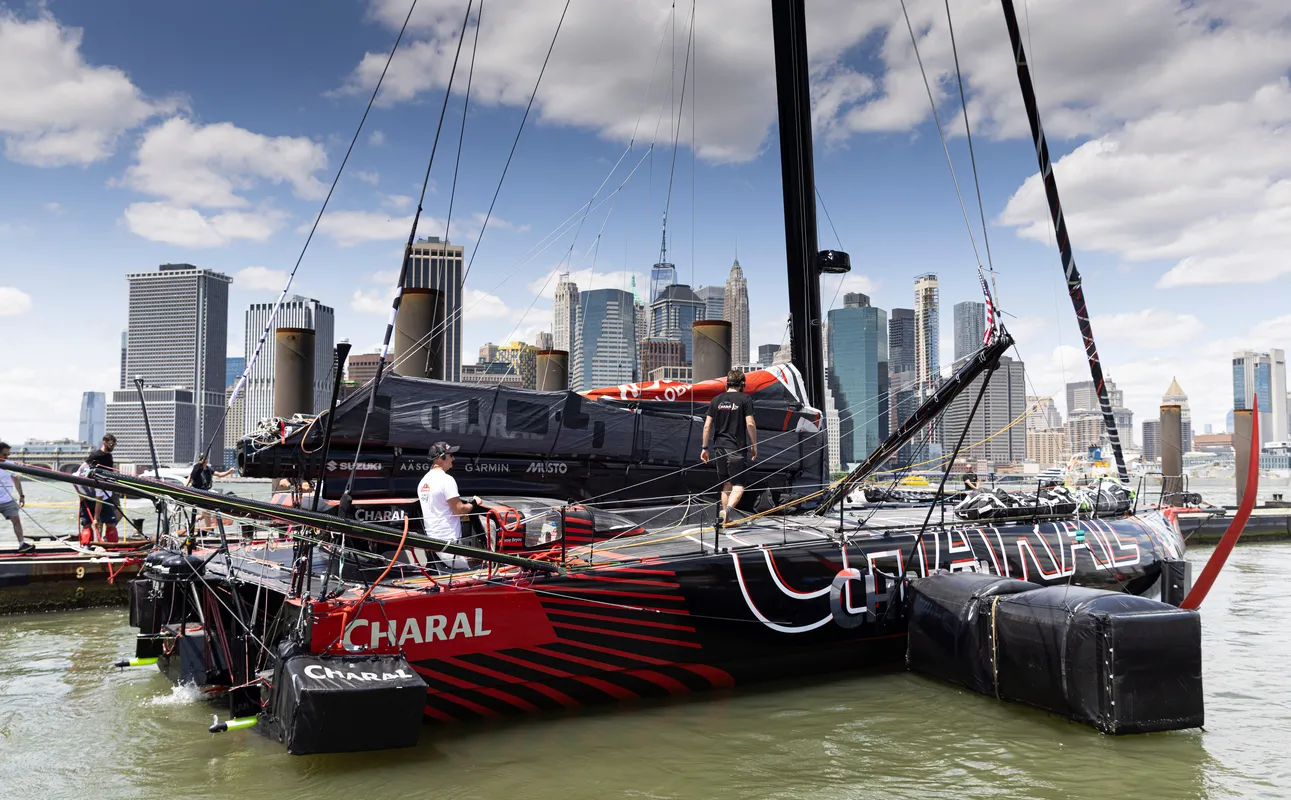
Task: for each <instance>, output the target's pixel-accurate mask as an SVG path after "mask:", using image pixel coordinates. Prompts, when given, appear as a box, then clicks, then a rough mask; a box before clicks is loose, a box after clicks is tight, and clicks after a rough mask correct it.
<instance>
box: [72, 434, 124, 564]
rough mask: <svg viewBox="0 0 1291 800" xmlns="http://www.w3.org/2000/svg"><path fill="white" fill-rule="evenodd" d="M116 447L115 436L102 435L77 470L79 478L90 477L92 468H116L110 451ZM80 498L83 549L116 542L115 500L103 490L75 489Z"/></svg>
mask: <svg viewBox="0 0 1291 800" xmlns="http://www.w3.org/2000/svg"><path fill="white" fill-rule="evenodd" d="M116 447H117V437H115V436H113V435H112V434H110V433H105V434H103V440H102V441H101V442H100V443H99V447H98V449H97V450H91V451H90V454H89V455H88V456H86V458H85V462H84V463H82V464H81V466H80V467H79V468H78V469H77V470H76V474H77V475H78V476H79V477H82V478H85V477H89V474H90V472H91V470H93V469H94V468H95V467H104V468H105V469H116V462H115V461H114V460H113V458H112V451H113V450H115V449H116ZM76 492H77V494H79V495H80V496H81V499H80V502H79V504H78V506H79V510H78V512H77V514H78V516H79V517H80V522H81V534H80V537H79V541H80V543H81V546H82V547H85V546H88V545H89V544H90V543H91V542H93V541H94V540H96V539H101V540H103V541H111V542H115V541H117V529H116V521H117V515H116V509H115V506H116V503H115V499H114V498H113V497H112V496H111V495H110V494H109V493H108V492H105V491H103V490H102V489H89V488H85V487H79V488H77V490H76Z"/></svg>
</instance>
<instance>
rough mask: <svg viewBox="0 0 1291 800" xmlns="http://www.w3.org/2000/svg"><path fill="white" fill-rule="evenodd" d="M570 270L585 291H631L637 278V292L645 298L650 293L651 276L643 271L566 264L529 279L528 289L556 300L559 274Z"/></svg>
mask: <svg viewBox="0 0 1291 800" xmlns="http://www.w3.org/2000/svg"><path fill="white" fill-rule="evenodd" d="M566 271H568V272H569V279H570V280H571V281H573V282H574V283H576V284H578V290H579V291H580V292H585V291H587V290H589V289H623V290H624V291H631V290H632V284H631V279H632V278H634V277H635V278H636V281H637V293H638V294H640V295H641V297H642V298H644V297H645V296H646V295H647V294H649V286H650V281H649V278H648V277H647V276H646V275H645V274H644V273H641V272H632V271H630V270H611V271H609V272H605V271H602V270H596V271H593V270H592V269H590V268H589V269H575V270H566V268H565V267H564V266H560V267H555V268H553V269H551V270H550V271H548V272H547V273H546V274H545V275H543V276H542V277H540V278H534V279H533V280H531V281H529V284H528V289H529V293H530V294H540V295H541V296H542V298H543V299H545V300H554V299H555V298H556V284H557V283H558V282H559V276H560V273H562V272H566Z"/></svg>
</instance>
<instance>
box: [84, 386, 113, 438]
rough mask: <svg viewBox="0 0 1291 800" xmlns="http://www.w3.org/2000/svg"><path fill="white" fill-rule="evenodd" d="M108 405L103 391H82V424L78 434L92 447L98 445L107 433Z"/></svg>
mask: <svg viewBox="0 0 1291 800" xmlns="http://www.w3.org/2000/svg"><path fill="white" fill-rule="evenodd" d="M107 419H108V418H107V406H106V405H105V403H104V397H103V392H82V393H81V424H80V427H79V428H78V429H77V435H78V436H79V437H80V440H81V441H82V442H86V443H87V444H89V446H90V447H97V446H98V444H99V440H101V439H102V438H103V434H105V433H107Z"/></svg>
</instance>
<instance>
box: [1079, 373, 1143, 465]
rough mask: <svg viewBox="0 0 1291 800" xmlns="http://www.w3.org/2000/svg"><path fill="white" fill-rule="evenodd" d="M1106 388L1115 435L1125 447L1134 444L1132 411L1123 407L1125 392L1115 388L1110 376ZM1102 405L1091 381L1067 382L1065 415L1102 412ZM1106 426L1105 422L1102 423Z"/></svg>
mask: <svg viewBox="0 0 1291 800" xmlns="http://www.w3.org/2000/svg"><path fill="white" fill-rule="evenodd" d="M1103 385H1104V388H1106V390H1107V401H1108V403H1110V404H1111V406H1112V420H1113V421H1114V422H1115V423H1116V435H1117V436H1118V437H1119V438H1120V440H1121V444H1122V445H1124V446H1125V447H1126V448H1131V447H1133V446H1134V412H1133V411H1131V410H1130V409H1128V408H1126V407H1125V392H1124V390H1122V389H1117V388H1116V384H1115V383H1114V382H1113V381H1112V379H1111V378H1107V379H1106V381H1105V382H1104V384H1103ZM1102 413H1103V406H1102V404H1101V403H1100V402H1099V401H1098V391H1097V390H1096V389H1095V388H1094V382H1093V381H1073V382H1071V383H1069V384H1067V416H1068V417H1069V418H1070V417H1072V416H1079V415H1082V414H1100V415H1101V414H1102ZM1104 428H1106V423H1104Z"/></svg>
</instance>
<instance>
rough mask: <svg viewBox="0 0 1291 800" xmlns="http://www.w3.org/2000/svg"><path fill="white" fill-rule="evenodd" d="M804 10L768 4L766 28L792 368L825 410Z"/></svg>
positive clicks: (784, 0)
mask: <svg viewBox="0 0 1291 800" xmlns="http://www.w3.org/2000/svg"><path fill="white" fill-rule="evenodd" d="M803 6H804V0H771V26H772V31H773V39H774V42H775V71H776V98H777V102H778V104H779V107H780V171H781V178H782V182H783V185H784V242H785V251H786V267H787V268H788V275H789V314H790V320H789V342H790V346H791V348H792V349H793V365H794V366H795V367H797V368H798V371H799V372H800V373H802V380H803V383H804V384H805V385H806V387H807V401H808V402H809V403H810V404H811V405H812V406H813V407H815V408H824V407H825V364H824V348H823V346H822V344H821V336H820V323H821V312H820V279H819V277H818V271H817V268H816V247H817V244H816V176H815V169H814V168H813V165H812V155H811V90H810V86H809V85H808V80H807V77H808V76H807V26H806V20H805V16H806V14H805V11H804V7H803Z"/></svg>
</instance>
